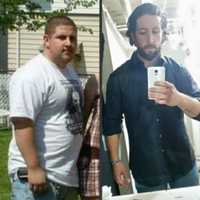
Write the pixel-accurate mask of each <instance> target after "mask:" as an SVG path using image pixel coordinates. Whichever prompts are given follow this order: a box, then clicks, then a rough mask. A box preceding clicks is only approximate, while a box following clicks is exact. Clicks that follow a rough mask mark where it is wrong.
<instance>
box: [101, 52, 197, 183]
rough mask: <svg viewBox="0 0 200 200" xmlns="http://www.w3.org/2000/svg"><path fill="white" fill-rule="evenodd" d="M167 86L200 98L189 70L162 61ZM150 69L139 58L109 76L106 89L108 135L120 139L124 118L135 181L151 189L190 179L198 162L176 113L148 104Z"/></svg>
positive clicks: (178, 111) (174, 109) (180, 116)
mask: <svg viewBox="0 0 200 200" xmlns="http://www.w3.org/2000/svg"><path fill="white" fill-rule="evenodd" d="M156 65H159V66H161V65H162V66H164V67H165V71H166V80H167V81H169V82H171V83H173V84H174V85H175V87H176V88H177V90H178V91H180V92H182V93H184V94H187V95H189V96H192V97H195V98H198V99H199V98H200V90H199V88H198V87H197V84H196V83H195V82H194V80H193V79H192V77H191V75H190V74H189V73H188V71H187V70H186V68H184V67H181V66H179V65H178V64H177V63H176V62H175V61H174V60H173V59H170V58H167V57H163V58H160V59H159V60H158V62H157V63H156ZM147 90H148V88H147V69H146V68H145V66H144V64H143V62H141V61H140V60H139V59H138V56H137V52H135V53H134V54H133V56H132V58H131V59H130V60H128V61H127V62H126V63H124V64H123V65H122V66H120V67H119V68H118V69H117V70H115V71H114V72H113V73H111V75H110V77H109V80H108V83H107V95H106V116H105V126H104V134H105V135H113V134H119V133H121V132H122V130H121V122H122V116H124V117H125V122H126V126H127V130H128V136H129V145H130V168H131V170H132V173H133V176H134V178H135V180H136V181H137V182H138V183H140V184H144V185H147V186H154V185H160V184H163V183H167V182H170V181H172V180H175V179H177V178H180V177H182V176H184V175H185V174H187V173H188V172H189V171H190V170H191V169H192V167H193V165H194V162H195V157H194V152H193V149H192V147H191V144H190V141H189V138H188V135H187V133H186V128H185V125H184V113H183V111H182V110H181V109H180V108H178V107H176V106H175V107H169V106H166V105H159V104H156V103H154V101H152V100H149V99H148V96H147V95H148V94H147Z"/></svg>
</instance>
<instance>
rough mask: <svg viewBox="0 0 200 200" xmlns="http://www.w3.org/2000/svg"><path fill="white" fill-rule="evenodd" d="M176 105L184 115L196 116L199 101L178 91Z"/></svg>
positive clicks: (198, 109)
mask: <svg viewBox="0 0 200 200" xmlns="http://www.w3.org/2000/svg"><path fill="white" fill-rule="evenodd" d="M177 106H178V107H179V108H181V109H182V110H183V112H184V113H185V114H186V115H188V116H189V117H192V118H193V117H196V116H197V115H199V113H200V102H199V101H198V100H197V99H195V98H192V97H190V96H187V95H185V94H183V93H179V101H178V105H177Z"/></svg>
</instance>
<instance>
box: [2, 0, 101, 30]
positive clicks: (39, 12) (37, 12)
mask: <svg viewBox="0 0 200 200" xmlns="http://www.w3.org/2000/svg"><path fill="white" fill-rule="evenodd" d="M97 1H98V0H65V2H66V7H65V8H63V9H59V10H56V11H53V12H46V11H45V10H43V8H42V6H41V1H39V0H38V1H37V0H0V31H1V32H3V33H6V31H7V30H19V29H20V27H21V26H24V27H25V28H26V29H27V30H33V31H36V30H37V29H39V28H40V27H41V26H43V25H44V22H45V20H46V19H47V18H48V17H49V16H51V15H66V14H68V13H69V12H70V11H72V10H73V9H76V8H77V7H79V6H82V7H86V8H88V7H91V6H93V5H94V4H96V2H97ZM42 2H43V3H44V2H45V3H47V2H49V3H53V0H42ZM79 29H81V30H83V31H90V32H91V30H90V29H87V28H86V27H84V26H81V27H79Z"/></svg>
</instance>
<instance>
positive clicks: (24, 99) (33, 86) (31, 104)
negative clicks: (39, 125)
mask: <svg viewBox="0 0 200 200" xmlns="http://www.w3.org/2000/svg"><path fill="white" fill-rule="evenodd" d="M39 85H40V84H39V83H38V82H37V81H35V82H34V81H33V80H31V79H30V78H28V77H25V76H21V75H19V74H15V75H14V76H13V77H12V78H11V81H10V84H9V105H10V118H12V117H24V118H29V119H31V120H33V121H35V119H36V117H37V114H38V113H39V112H40V110H41V108H42V104H43V99H44V95H43V94H42V92H41V88H40V87H41V86H39Z"/></svg>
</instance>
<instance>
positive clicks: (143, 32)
mask: <svg viewBox="0 0 200 200" xmlns="http://www.w3.org/2000/svg"><path fill="white" fill-rule="evenodd" d="M139 34H140V35H145V34H147V32H146V31H140V32H139Z"/></svg>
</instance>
